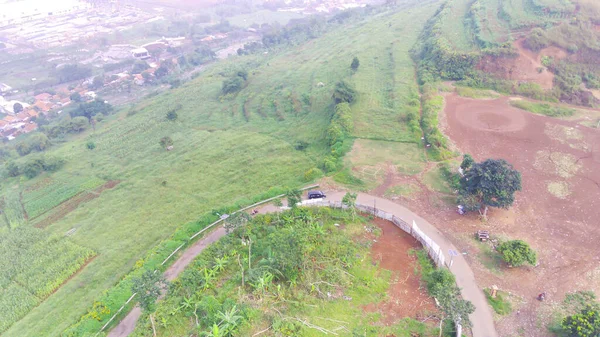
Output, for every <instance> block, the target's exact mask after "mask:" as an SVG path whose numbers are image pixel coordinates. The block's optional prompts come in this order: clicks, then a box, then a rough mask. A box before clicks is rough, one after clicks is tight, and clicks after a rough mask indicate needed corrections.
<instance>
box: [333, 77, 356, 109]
mask: <svg viewBox="0 0 600 337" xmlns="http://www.w3.org/2000/svg"><path fill="white" fill-rule="evenodd" d="M355 98H356V91H355V90H354V88H352V86H351V85H350V84H348V83H346V82H344V81H342V82H338V83H336V85H335V89H334V90H333V100H334V101H335V104H339V103H342V102H346V103H352V102H354V99H355Z"/></svg>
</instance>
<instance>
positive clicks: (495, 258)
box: [478, 242, 504, 275]
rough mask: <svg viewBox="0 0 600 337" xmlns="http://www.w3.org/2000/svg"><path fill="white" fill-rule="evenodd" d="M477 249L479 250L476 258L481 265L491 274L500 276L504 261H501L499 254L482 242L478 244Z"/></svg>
mask: <svg viewBox="0 0 600 337" xmlns="http://www.w3.org/2000/svg"><path fill="white" fill-rule="evenodd" d="M479 248H480V250H479V254H478V257H479V261H480V262H481V264H483V265H484V266H485V267H486V268H487V269H489V270H490V271H491V272H492V273H494V274H497V275H501V274H502V266H503V265H504V260H502V256H501V255H500V253H498V252H497V251H495V250H493V249H492V248H491V247H490V245H489V244H486V243H483V242H482V243H479Z"/></svg>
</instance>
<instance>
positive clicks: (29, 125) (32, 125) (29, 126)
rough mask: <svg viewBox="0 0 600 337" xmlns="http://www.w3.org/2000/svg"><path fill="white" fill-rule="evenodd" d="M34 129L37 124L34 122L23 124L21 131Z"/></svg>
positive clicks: (26, 131)
mask: <svg viewBox="0 0 600 337" xmlns="http://www.w3.org/2000/svg"><path fill="white" fill-rule="evenodd" d="M35 129H37V125H36V124H34V123H31V124H27V125H25V126H23V132H25V133H28V132H31V131H33V130H35Z"/></svg>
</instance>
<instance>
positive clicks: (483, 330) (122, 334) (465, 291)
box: [108, 192, 498, 337]
mask: <svg viewBox="0 0 600 337" xmlns="http://www.w3.org/2000/svg"><path fill="white" fill-rule="evenodd" d="M344 195H345V192H335V193H331V194H329V195H328V197H327V199H328V200H330V201H336V202H338V201H341V200H342V198H343V197H344ZM357 202H358V203H360V204H363V205H368V206H371V205H373V206H375V207H376V208H378V209H380V210H382V211H385V212H387V213H391V214H394V215H395V216H396V217H398V218H400V219H402V220H404V221H406V222H407V223H409V224H412V222H413V221H415V222H416V223H417V224H418V226H419V227H420V228H421V230H422V231H423V232H424V233H425V234H427V235H428V236H429V237H430V238H431V239H432V240H433V241H435V242H436V243H437V244H438V245H439V246H440V247H441V249H442V251H444V255H446V260H447V261H449V259H450V256H448V251H449V250H454V251H458V250H457V248H456V247H454V245H453V244H452V243H451V242H450V241H449V240H448V239H447V238H446V237H444V235H443V234H442V233H441V232H440V231H438V230H437V229H436V228H435V227H434V226H433V225H431V224H430V223H429V222H427V221H426V220H425V219H423V218H421V217H419V216H418V215H416V214H415V213H413V212H411V211H410V210H409V209H408V208H406V207H404V206H401V205H398V204H396V203H394V202H392V201H390V200H387V199H383V198H379V197H375V196H372V195H368V194H364V193H359V194H358V198H357ZM276 211H278V208H277V207H274V206H272V205H267V206H264V207H261V208H260V213H267V212H276ZM225 234H226V232H225V229H224V228H223V227H221V226H220V227H217V228H216V229H215V230H213V231H212V232H210V233H209V234H208V235H207V236H206V237H204V238H202V239H200V240H199V241H198V242H196V243H194V244H193V245H192V246H191V247H190V248H188V249H186V250H185V251H184V252H183V254H182V255H181V256H180V257H179V258H178V259H177V261H175V263H173V265H172V266H171V267H169V269H167V270H166V271H165V274H164V275H165V278H166V279H167V280H169V281H172V280H174V279H175V278H177V276H179V274H180V273H181V272H182V271H183V270H184V269H185V267H187V266H188V265H189V264H190V263H191V262H192V261H193V260H194V258H195V257H196V256H197V255H198V254H200V253H201V252H202V251H203V250H204V249H205V248H206V247H208V246H209V245H210V244H211V243H213V242H215V241H217V240H218V239H220V238H221V237H223V236H224V235H225ZM450 271H452V273H453V274H454V275H455V276H456V283H457V284H458V286H459V287H460V288H461V294H462V296H463V298H464V299H465V300H468V301H471V303H473V305H475V312H474V313H473V314H471V316H470V318H471V322H472V323H473V328H472V331H473V337H498V333H497V332H496V329H495V327H494V320H493V316H492V311H491V309H490V307H489V305H488V303H487V300H486V298H485V294H484V293H483V291H482V290H481V289H480V288H479V287H478V286H477V283H476V282H475V276H474V275H473V271H472V270H471V268H470V267H469V265H468V264H467V261H466V260H465V259H464V257H463V256H462V255H459V256H455V257H454V258H453V264H452V267H451V268H450ZM140 315H141V310H140V308H139V306H136V307H135V308H134V309H133V310H131V311H130V312H129V314H127V316H125V318H124V319H123V320H121V321H120V322H119V324H118V325H117V326H115V327H114V328H113V329H112V330H111V331H110V333H109V334H108V336H109V337H126V336H129V334H130V333H132V332H133V330H134V329H135V325H136V323H137V320H138V319H139V317H140Z"/></svg>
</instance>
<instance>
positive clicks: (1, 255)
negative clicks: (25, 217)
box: [0, 226, 94, 299]
mask: <svg viewBox="0 0 600 337" xmlns="http://www.w3.org/2000/svg"><path fill="white" fill-rule="evenodd" d="M93 256H94V252H93V251H92V250H90V249H88V248H84V247H81V246H78V245H76V244H74V243H72V242H70V241H69V240H68V239H66V238H64V237H60V236H48V234H47V233H45V232H44V231H42V230H40V229H37V228H33V227H29V226H22V227H20V228H17V229H14V230H11V231H9V232H6V233H2V234H1V235H0V270H2V277H0V288H2V287H6V286H8V285H9V284H10V282H11V281H16V282H18V283H19V284H21V285H22V286H23V287H25V289H27V290H28V291H29V292H31V293H32V294H35V295H36V296H38V297H39V298H40V299H41V298H45V297H47V296H48V295H50V294H51V293H52V292H53V291H54V290H56V289H57V288H58V287H59V286H60V285H61V284H62V283H63V282H64V281H66V280H67V279H68V278H69V277H70V276H71V275H73V274H74V273H75V272H77V270H79V269H80V268H81V267H82V266H83V265H84V264H85V262H86V261H87V260H89V259H90V258H91V257H93Z"/></svg>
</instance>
